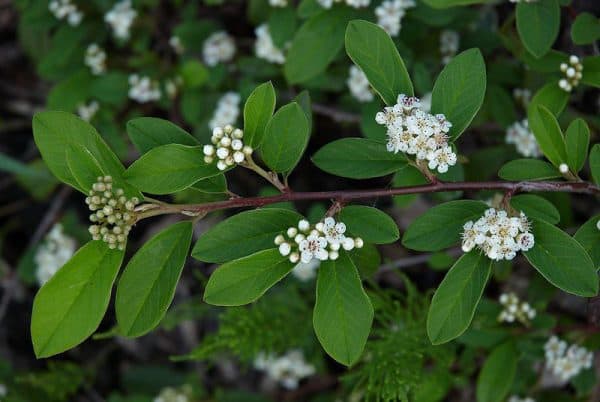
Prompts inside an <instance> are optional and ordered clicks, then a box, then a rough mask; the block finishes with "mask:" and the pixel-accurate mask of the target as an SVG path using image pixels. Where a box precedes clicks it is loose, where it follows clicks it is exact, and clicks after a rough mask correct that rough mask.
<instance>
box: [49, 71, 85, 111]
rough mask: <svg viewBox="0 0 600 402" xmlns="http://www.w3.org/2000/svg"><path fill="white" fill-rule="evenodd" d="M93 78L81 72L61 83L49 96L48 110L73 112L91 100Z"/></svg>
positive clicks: (53, 88)
mask: <svg viewBox="0 0 600 402" xmlns="http://www.w3.org/2000/svg"><path fill="white" fill-rule="evenodd" d="M90 81H91V76H90V73H89V72H87V71H80V72H78V73H75V74H72V75H70V76H69V77H68V78H67V79H65V80H63V81H60V82H59V83H57V84H56V85H55V86H54V87H52V90H51V91H50V93H49V94H48V99H47V108H48V109H53V110H63V111H65V112H72V111H74V110H76V109H77V106H79V105H80V104H81V103H84V102H85V101H86V100H87V99H88V98H89V92H90Z"/></svg>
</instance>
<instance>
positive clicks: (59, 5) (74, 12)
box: [48, 0, 83, 26]
mask: <svg viewBox="0 0 600 402" xmlns="http://www.w3.org/2000/svg"><path fill="white" fill-rule="evenodd" d="M48 9H50V12H51V13H52V14H54V16H55V17H56V18H57V19H59V20H62V19H63V18H66V19H67V22H68V23H69V25H71V26H77V25H79V24H80V23H81V20H82V19H83V13H82V12H81V11H79V9H78V8H77V6H76V5H75V4H73V3H72V2H71V0H52V1H51V2H50V4H48Z"/></svg>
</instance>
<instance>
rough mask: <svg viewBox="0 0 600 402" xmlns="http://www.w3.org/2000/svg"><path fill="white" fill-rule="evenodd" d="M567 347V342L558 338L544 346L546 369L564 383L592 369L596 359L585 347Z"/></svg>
mask: <svg viewBox="0 0 600 402" xmlns="http://www.w3.org/2000/svg"><path fill="white" fill-rule="evenodd" d="M567 346H568V345H567V342H565V341H563V340H560V339H559V338H558V337H556V336H552V337H551V338H550V339H548V341H547V342H546V344H545V345H544V352H545V354H546V368H547V369H548V370H550V372H551V373H552V374H553V375H555V376H556V377H558V378H559V379H561V380H562V381H569V380H570V379H571V378H573V377H575V376H577V375H578V374H579V373H580V372H581V371H583V370H585V369H589V368H591V367H592V363H593V359H594V354H593V353H592V352H590V351H589V350H587V349H586V348H584V347H580V346H577V345H571V346H568V347H567Z"/></svg>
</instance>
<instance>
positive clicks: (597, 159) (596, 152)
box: [590, 144, 600, 185]
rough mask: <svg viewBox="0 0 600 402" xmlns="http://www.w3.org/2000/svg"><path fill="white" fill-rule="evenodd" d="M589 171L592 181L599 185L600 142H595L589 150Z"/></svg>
mask: <svg viewBox="0 0 600 402" xmlns="http://www.w3.org/2000/svg"><path fill="white" fill-rule="evenodd" d="M590 171H591V172H592V178H593V179H594V182H596V184H598V185H600V144H595V145H594V146H593V147H592V149H591V151H590Z"/></svg>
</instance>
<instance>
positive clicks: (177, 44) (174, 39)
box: [169, 35, 185, 54]
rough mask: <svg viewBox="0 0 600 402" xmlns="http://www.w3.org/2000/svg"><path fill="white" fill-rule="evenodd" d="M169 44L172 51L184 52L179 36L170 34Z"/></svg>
mask: <svg viewBox="0 0 600 402" xmlns="http://www.w3.org/2000/svg"><path fill="white" fill-rule="evenodd" d="M169 46H171V49H173V51H174V52H175V53H177V54H182V53H183V52H185V47H183V43H181V39H179V36H175V35H173V36H171V37H170V38H169Z"/></svg>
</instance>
